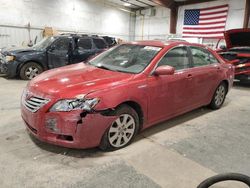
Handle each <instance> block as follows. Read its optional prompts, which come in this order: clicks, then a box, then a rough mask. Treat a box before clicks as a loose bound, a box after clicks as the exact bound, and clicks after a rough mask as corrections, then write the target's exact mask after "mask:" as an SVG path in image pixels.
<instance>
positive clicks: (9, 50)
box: [1, 47, 37, 55]
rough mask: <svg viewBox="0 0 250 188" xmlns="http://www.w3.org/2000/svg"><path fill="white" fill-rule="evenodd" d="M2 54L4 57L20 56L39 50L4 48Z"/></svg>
mask: <svg viewBox="0 0 250 188" xmlns="http://www.w3.org/2000/svg"><path fill="white" fill-rule="evenodd" d="M1 52H2V53H3V54H4V55H18V54H23V53H32V52H37V50H36V49H34V48H22V47H11V48H3V49H2V50H1Z"/></svg>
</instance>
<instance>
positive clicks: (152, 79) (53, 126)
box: [21, 41, 234, 150]
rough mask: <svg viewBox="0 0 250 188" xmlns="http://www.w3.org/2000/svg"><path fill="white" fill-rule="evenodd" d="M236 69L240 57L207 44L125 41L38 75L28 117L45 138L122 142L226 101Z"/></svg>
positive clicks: (108, 146) (26, 98)
mask: <svg viewBox="0 0 250 188" xmlns="http://www.w3.org/2000/svg"><path fill="white" fill-rule="evenodd" d="M233 75H234V68H233V66H232V65H229V64H226V63H225V62H224V61H223V59H221V58H220V56H219V55H217V54H216V53H215V52H213V51H212V50H210V49H208V48H206V47H205V46H202V45H198V44H191V43H187V42H176V41H166V42H160V41H141V42H132V43H127V44H122V45H118V46H116V47H113V48H112V49H110V50H108V51H106V52H104V53H102V54H100V55H98V56H97V57H95V58H93V59H92V60H90V61H89V62H87V63H85V64H84V63H79V64H76V65H70V66H66V67H62V68H58V69H54V70H49V71H46V72H44V73H42V74H41V75H39V76H37V77H36V78H34V79H33V80H31V81H30V82H29V83H28V85H27V87H26V89H25V90H24V92H23V96H22V106H21V111H22V118H23V120H24V122H25V124H26V127H27V130H28V131H29V132H30V133H31V134H32V135H34V136H35V137H37V138H38V139H39V140H41V141H44V142H48V143H51V144H55V145H60V146H64V147H70V148H90V147H96V146H99V147H100V148H102V149H104V150H114V149H119V148H122V147H125V146H127V145H128V144H129V143H130V142H131V141H132V139H133V138H134V136H135V135H136V134H137V133H138V132H139V131H141V130H143V129H146V128H148V127H150V126H152V125H155V124H156V123H158V122H161V121H165V120H167V119H170V118H172V117H175V116H177V115H180V114H183V113H185V112H188V111H191V110H193V109H195V108H198V107H201V106H206V105H209V106H210V107H211V108H212V109H218V108H220V107H221V106H222V105H223V102H224V99H225V97H226V94H227V92H228V90H229V89H230V87H231V86H232V83H233V78H234V77H233Z"/></svg>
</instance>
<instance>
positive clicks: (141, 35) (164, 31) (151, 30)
mask: <svg viewBox="0 0 250 188" xmlns="http://www.w3.org/2000/svg"><path fill="white" fill-rule="evenodd" d="M169 23H170V9H168V8H164V7H156V15H155V16H142V15H139V11H137V16H136V27H135V39H136V40H148V39H166V38H167V36H168V34H169Z"/></svg>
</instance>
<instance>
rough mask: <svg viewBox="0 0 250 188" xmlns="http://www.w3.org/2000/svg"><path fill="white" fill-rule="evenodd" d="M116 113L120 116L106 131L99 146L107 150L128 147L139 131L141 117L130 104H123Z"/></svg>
mask: <svg viewBox="0 0 250 188" xmlns="http://www.w3.org/2000/svg"><path fill="white" fill-rule="evenodd" d="M114 113H115V116H118V117H117V119H115V120H114V121H113V122H112V124H111V125H110V126H109V128H108V129H107V130H106V131H105V133H104V135H103V137H102V140H101V144H100V146H99V147H100V149H102V150H105V151H114V150H118V149H121V148H123V147H126V146H127V145H129V144H130V143H131V142H132V140H133V138H134V137H135V135H136V134H137V133H138V131H139V117H138V114H137V113H136V111H135V110H134V109H133V108H131V107H130V106H128V105H121V106H120V107H118V108H117V109H116V110H115V112H114ZM124 121H126V123H125V122H124Z"/></svg>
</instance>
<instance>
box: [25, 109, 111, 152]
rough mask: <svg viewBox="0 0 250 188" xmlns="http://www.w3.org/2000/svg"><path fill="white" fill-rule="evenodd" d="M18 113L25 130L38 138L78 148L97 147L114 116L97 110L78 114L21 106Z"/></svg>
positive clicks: (75, 112)
mask: <svg viewBox="0 0 250 188" xmlns="http://www.w3.org/2000/svg"><path fill="white" fill-rule="evenodd" d="M21 112H22V118H23V120H24V122H25V124H26V127H27V130H28V131H29V132H30V133H31V134H32V135H34V136H35V137H36V138H38V139H39V140H41V141H43V142H47V143H51V144H55V145H59V146H63V147H69V148H79V149H80V148H82V149H83V148H92V147H96V146H98V145H99V144H100V142H101V139H102V135H103V134H104V132H105V130H106V129H107V128H108V127H109V126H110V125H111V123H112V121H114V119H115V118H116V116H104V115H101V114H100V113H93V114H90V113H89V114H88V113H86V116H85V117H80V113H81V112H79V111H72V112H47V113H39V111H38V112H36V113H32V112H30V111H28V110H27V109H26V108H22V111H21ZM31 113H32V114H31Z"/></svg>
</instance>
